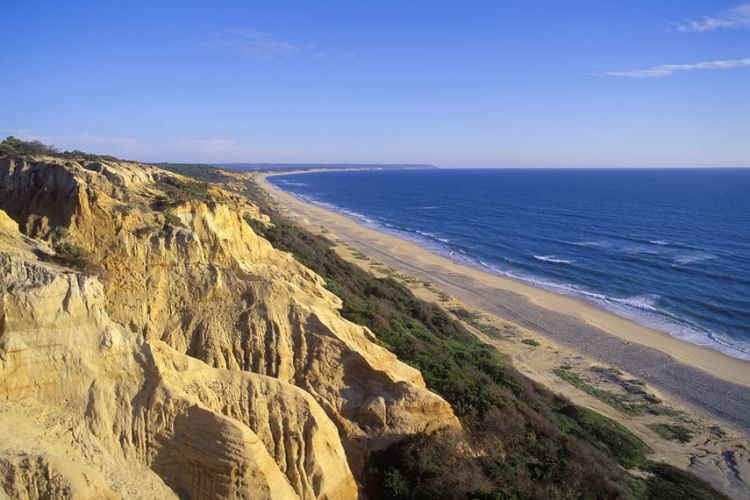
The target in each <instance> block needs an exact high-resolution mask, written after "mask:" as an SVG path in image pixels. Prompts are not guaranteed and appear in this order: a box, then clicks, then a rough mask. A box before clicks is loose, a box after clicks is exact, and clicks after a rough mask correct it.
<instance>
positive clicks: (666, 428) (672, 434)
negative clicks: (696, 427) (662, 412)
mask: <svg viewBox="0 0 750 500" xmlns="http://www.w3.org/2000/svg"><path fill="white" fill-rule="evenodd" d="M648 428H649V429H651V430H652V431H654V432H655V433H656V434H658V435H659V437H660V438H662V439H666V440H668V441H677V442H679V443H689V442H690V440H691V439H693V433H692V431H691V430H690V429H688V428H687V427H684V426H682V425H671V424H649V425H648Z"/></svg>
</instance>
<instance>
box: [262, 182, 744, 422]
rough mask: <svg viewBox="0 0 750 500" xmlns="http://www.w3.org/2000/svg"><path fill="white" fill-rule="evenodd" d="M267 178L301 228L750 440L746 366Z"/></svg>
mask: <svg viewBox="0 0 750 500" xmlns="http://www.w3.org/2000/svg"><path fill="white" fill-rule="evenodd" d="M310 173H312V172H310ZM271 175H273V174H271ZM277 175H278V174H277ZM268 176H269V175H268V174H264V175H259V176H257V181H258V183H259V185H261V187H263V188H264V189H265V190H267V191H268V192H269V194H271V195H272V197H273V198H275V199H276V200H277V201H278V202H279V205H280V208H281V209H282V210H284V211H286V213H287V215H289V216H291V217H295V218H297V219H298V220H300V222H303V223H306V224H313V225H317V226H321V227H324V228H326V230H328V231H330V233H331V234H332V235H333V236H335V237H336V239H337V240H338V241H340V242H342V243H343V244H346V245H351V246H352V247H354V248H356V249H358V250H359V251H361V252H363V253H364V254H366V255H367V256H368V257H370V258H372V259H376V260H378V261H380V262H382V263H384V264H386V265H388V266H391V267H393V268H394V269H398V270H399V271H402V272H404V273H407V274H408V275H411V276H414V277H415V278H418V279H422V280H427V281H429V282H431V283H433V284H434V285H435V286H437V287H438V288H440V289H442V290H444V291H446V292H448V293H449V294H451V295H452V296H453V297H455V299H457V300H458V301H461V302H463V303H465V304H468V305H470V306H473V307H476V308H477V309H479V310H482V311H485V312H487V313H489V314H492V315H496V316H499V317H501V318H503V319H505V320H508V321H510V322H512V323H514V324H517V325H520V326H522V327H524V328H527V329H529V330H531V331H534V332H538V333H539V334H541V335H542V336H543V337H544V338H548V339H550V340H551V341H554V342H555V343H557V344H559V345H561V346H565V347H566V348H569V349H572V350H574V351H576V352H579V353H581V354H582V355H584V356H587V357H589V358H591V359H593V360H595V361H597V362H599V363H602V364H605V365H609V366H613V367H616V368H618V369H620V370H623V371H626V372H628V373H630V374H632V375H634V376H636V377H638V378H640V379H642V380H643V381H645V382H647V383H648V384H650V385H651V386H652V387H654V388H655V389H657V390H658V391H660V392H661V393H663V394H665V395H668V396H669V397H670V398H674V399H675V400H676V401H678V402H680V403H682V404H685V405H687V406H688V407H690V408H692V409H694V410H695V411H697V412H698V414H701V415H703V416H707V417H711V418H716V419H719V420H721V421H723V422H724V423H727V424H729V425H730V426H732V427H733V428H735V429H736V430H738V431H740V432H741V433H742V434H744V435H745V436H748V435H750V413H749V412H748V411H747V409H748V408H750V363H748V362H745V361H742V360H739V359H736V358H732V357H730V356H727V355H725V354H722V353H720V352H718V351H715V350H713V349H709V348H706V347H702V346H699V345H695V344H691V343H688V342H685V341H682V340H679V339H676V338H674V337H672V336H670V335H669V334H667V333H664V332H660V331H657V330H653V329H651V328H647V327H644V326H642V325H639V324H637V323H635V322H633V321H631V320H628V319H625V318H622V317H620V316H617V315H614V314H612V313H609V312H606V311H603V310H601V309H599V308H597V307H595V306H593V305H591V304H589V303H586V302H584V301H581V300H578V299H575V298H572V297H567V296H563V295H558V294H554V293H551V292H548V291H546V290H543V289H539V288H535V287H532V286H528V285H526V284H524V283H521V282H518V281H514V280H511V279H508V278H504V277H502V276H497V275H494V274H489V273H485V272H482V271H480V270H478V269H475V268H472V267H469V266H466V265H462V264H458V263H456V262H454V261H452V260H450V259H449V258H446V257H443V256H440V255H436V254H434V253H432V252H430V251H428V250H426V249H424V248H422V247H420V246H419V245H417V244H416V243H413V242H410V241H407V240H403V239H400V238H398V237H396V236H393V235H390V234H386V233H382V232H380V231H377V230H375V229H372V228H369V227H366V226H363V225H361V224H359V223H358V222H356V221H354V220H353V219H351V218H349V217H347V216H345V215H342V214H340V213H336V212H333V211H330V210H326V209H324V208H321V207H319V206H317V205H313V204H310V203H305V202H303V201H301V200H299V199H298V198H297V197H295V196H293V195H291V194H288V193H285V192H283V191H281V190H279V189H277V188H275V187H274V186H272V185H271V184H270V183H268V182H267V181H266V178H267V177H268Z"/></svg>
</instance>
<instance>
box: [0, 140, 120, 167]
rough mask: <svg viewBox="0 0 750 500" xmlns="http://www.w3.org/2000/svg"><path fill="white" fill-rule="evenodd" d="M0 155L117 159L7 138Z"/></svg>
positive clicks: (0, 149)
mask: <svg viewBox="0 0 750 500" xmlns="http://www.w3.org/2000/svg"><path fill="white" fill-rule="evenodd" d="M0 154H6V155H8V156H54V157H57V158H67V159H71V160H87V161H117V160H118V158H115V157H114V156H108V155H96V154H91V153H84V152H83V151H79V150H77V149H74V150H73V151H62V152H61V151H60V150H59V149H58V148H56V147H55V146H50V145H48V144H44V143H41V142H39V141H36V140H34V141H23V140H21V139H17V138H15V137H13V136H12V135H11V136H8V137H6V138H5V139H4V140H3V142H2V143H0Z"/></svg>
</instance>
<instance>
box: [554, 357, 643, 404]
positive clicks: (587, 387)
mask: <svg viewBox="0 0 750 500" xmlns="http://www.w3.org/2000/svg"><path fill="white" fill-rule="evenodd" d="M555 375H557V376H558V377H560V378H561V379H563V380H565V381H566V382H568V383H569V384H571V385H573V386H574V387H577V388H578V389H580V390H582V391H583V392H585V393H586V394H589V395H590V396H593V397H595V398H596V399H598V400H600V401H603V402H605V403H607V404H608V405H609V406H611V407H612V408H615V409H617V410H620V411H621V412H623V413H625V414H627V415H642V414H643V409H642V408H641V407H640V406H636V405H631V404H628V403H627V402H625V401H624V398H623V397H622V396H620V395H618V394H614V393H611V392H609V391H605V390H602V389H598V388H596V387H594V386H592V385H591V384H589V383H587V382H586V381H585V380H583V379H582V378H581V377H579V376H578V375H576V374H575V373H573V372H571V371H569V370H568V369H562V368H556V369H555Z"/></svg>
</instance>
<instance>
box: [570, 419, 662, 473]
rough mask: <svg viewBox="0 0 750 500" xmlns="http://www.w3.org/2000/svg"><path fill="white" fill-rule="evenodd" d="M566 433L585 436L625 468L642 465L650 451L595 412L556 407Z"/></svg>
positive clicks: (643, 444)
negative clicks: (558, 408)
mask: <svg viewBox="0 0 750 500" xmlns="http://www.w3.org/2000/svg"><path fill="white" fill-rule="evenodd" d="M558 414H559V415H561V424H562V427H563V429H565V431H566V432H569V433H572V434H574V435H576V436H579V437H581V438H583V439H586V440H587V441H589V442H590V443H593V444H594V446H596V447H597V448H599V449H600V450H602V451H604V452H605V453H607V455H609V456H610V457H612V458H614V459H615V460H616V461H617V462H618V463H619V464H620V465H622V466H623V467H625V468H626V469H632V468H634V467H639V468H643V467H644V466H645V465H646V456H647V455H648V454H650V453H651V452H652V451H653V450H651V448H650V447H649V446H648V445H647V444H646V443H644V442H643V441H642V440H641V438H639V437H638V436H636V435H635V434H633V433H632V432H630V431H629V430H627V429H626V428H625V427H623V426H622V425H621V424H619V423H617V422H615V421H614V420H611V419H609V418H607V417H604V416H602V415H600V414H598V413H596V412H595V411H592V410H589V409H588V408H581V407H579V406H573V405H568V406H566V407H564V408H561V409H560V410H558Z"/></svg>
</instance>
